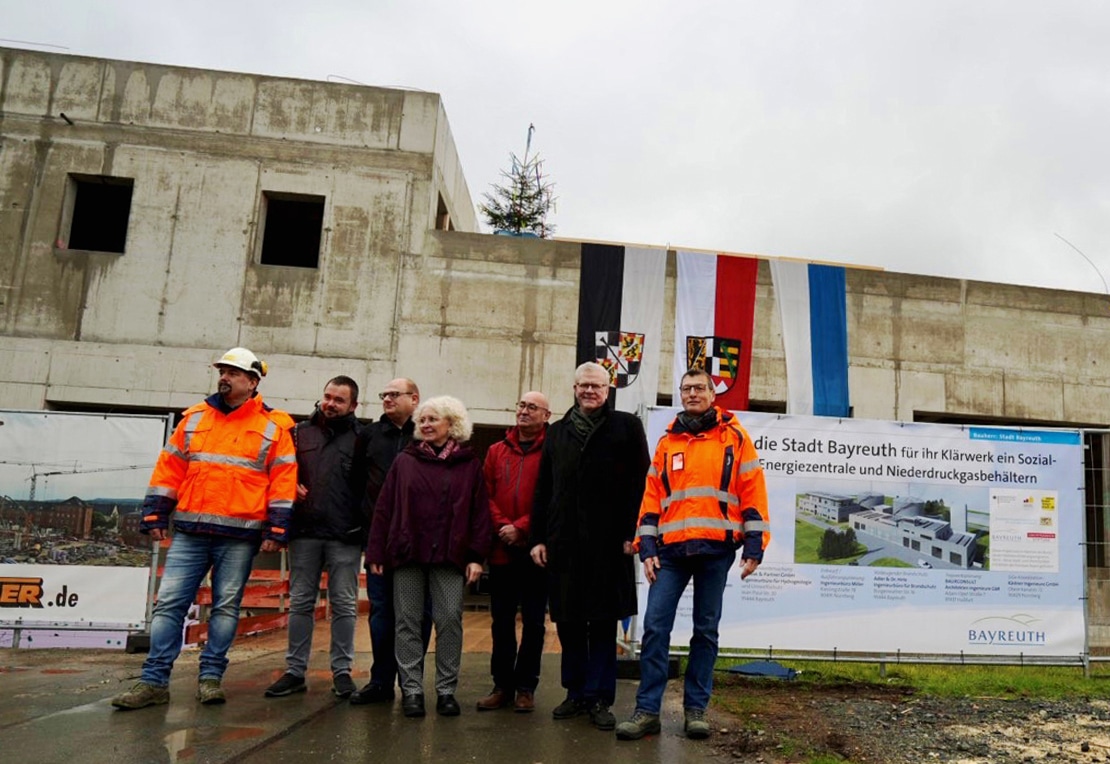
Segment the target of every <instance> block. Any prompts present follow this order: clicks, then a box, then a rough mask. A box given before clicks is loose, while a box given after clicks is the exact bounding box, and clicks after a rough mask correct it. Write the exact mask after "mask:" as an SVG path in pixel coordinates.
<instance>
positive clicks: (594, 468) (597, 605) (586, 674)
mask: <svg viewBox="0 0 1110 764" xmlns="http://www.w3.org/2000/svg"><path fill="white" fill-rule="evenodd" d="M574 398H575V401H576V404H575V406H574V408H572V409H571V410H570V411H568V412H567V413H566V415H565V416H564V417H563V418H562V419H561V420H559V421H558V422H556V423H555V424H553V425H551V427H550V429H549V430H548V434H547V438H546V440H545V441H544V444H543V456H542V459H541V461H540V475H539V480H538V482H537V484H536V495H535V498H534V500H533V502H532V543H533V546H532V559H533V560H534V561H535V563H536V564H537V565H539V566H541V567H545V568H546V569H547V571H548V582H549V586H550V595H551V598H550V609H551V620H553V621H555V626H556V628H557V630H558V633H559V642H560V643H561V645H562V650H563V655H562V683H563V687H564V688H566V691H567V697H566V700H564V701H563V702H562V703H561V704H560V705H559V706H557V707H556V708H555V711H554V713H553V716H554V717H555V718H556V719H569V718H570V717H572V716H577V715H579V714H582V713H588V714H589V715H590V722H591V723H592V724H593V725H594V726H595V727H597V728H598V729H602V730H611V729H613V727H614V726H616V720H615V719H614V717H613V714H612V712H611V711H610V706H612V704H613V701H614V699H615V697H616V691H617V650H616V634H617V622H618V621H619V620H620V619H622V618H626V617H628V616H630V615H634V614H635V613H636V582H635V573H634V571H633V560H632V557H631V549H632V538H633V536H634V535H635V532H636V517H637V514H638V513H639V509H640V500H641V499H642V498H643V494H644V478H645V476H646V475H647V469H648V465H649V464H650V458H649V456H648V449H647V438H646V436H645V435H644V428H643V425H642V424H641V423H640V420H639V419H637V418H636V417H635V416H633V415H632V414H627V413H625V412H622V411H612V410H610V409H609V408H608V407H607V406H606V401H607V400H608V398H609V373H608V372H607V371H606V370H605V369H604V368H603V367H602V366H600V365H599V364H596V363H584V364H582V365H581V366H579V367H578V369H576V370H575V372H574Z"/></svg>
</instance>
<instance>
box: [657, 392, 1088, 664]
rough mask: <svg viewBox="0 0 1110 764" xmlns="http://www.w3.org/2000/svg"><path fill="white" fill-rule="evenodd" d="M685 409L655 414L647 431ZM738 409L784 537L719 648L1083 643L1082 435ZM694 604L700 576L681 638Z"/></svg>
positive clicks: (1078, 647) (777, 532)
mask: <svg viewBox="0 0 1110 764" xmlns="http://www.w3.org/2000/svg"><path fill="white" fill-rule="evenodd" d="M677 412H678V409H653V410H651V411H650V412H649V417H648V442H649V443H652V444H654V443H656V442H657V441H658V439H659V437H660V436H661V435H662V434H663V432H664V430H665V428H666V427H667V425H668V424H669V423H670V422H671V420H672V419H673V418H674V416H675V414H676V413H677ZM738 415H739V417H740V421H741V423H742V424H743V425H744V427H745V429H747V430H748V432H749V434H750V435H751V437H752V438H753V440H754V442H755V445H756V448H757V450H758V451H759V454H760V458H761V461H762V463H763V468H764V472H765V474H766V478H767V488H768V495H769V499H770V511H771V534H772V538H771V545H770V547H769V549H768V550H767V553H766V556H765V559H764V563H763V565H761V566H760V568H759V570H758V571H757V572H756V573H755V574H754V575H752V576H750V577H749V578H748V579H747V580H746V581H741V580H740V576H739V570H738V568H734V569H733V574H732V575H731V577H730V579H729V583H728V588H727V589H726V591H725V604H724V614H723V617H722V619H721V627H720V644H721V647H722V648H774V649H775V650H780V651H781V650H821V651H831V650H834V649H835V650H838V651H847V652H880V653H890V654H895V653H896V652H899V651H901V652H902V653H915V654H951V655H956V654H969V655H975V654H977V655H1001V656H1018V655H1025V656H1044V657H1049V656H1062V657H1063V656H1066V657H1075V656H1078V655H1080V654H1081V653H1083V652H1084V650H1085V644H1086V641H1085V634H1086V625H1085V622H1084V607H1083V604H1084V603H1083V599H1082V597H1083V575H1084V573H1083V547H1082V543H1083V538H1084V531H1083V445H1082V437H1081V434H1080V433H1079V432H1078V431H1076V430H1019V429H1011V428H1001V427H958V426H951V425H933V424H913V423H904V422H876V421H867V420H855V419H834V418H831V417H806V416H778V415H773V414H755V413H746V412H738ZM639 587H640V612H641V613H643V612H644V610H645V608H646V606H647V584H646V583H644V582H641V583H640V584H639ZM692 607H693V597H692V587H690V588H688V590H687V592H686V595H685V596H684V598H683V600H682V602H681V603H680V606H679V612H678V617H677V619H676V622H675V631H674V634H673V638H672V644H673V645H675V646H680V645H683V644H684V643H685V642H687V641H688V640H689V636H690V633H691V626H690V616H691V612H692Z"/></svg>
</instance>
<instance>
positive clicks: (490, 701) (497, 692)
mask: <svg viewBox="0 0 1110 764" xmlns="http://www.w3.org/2000/svg"><path fill="white" fill-rule="evenodd" d="M512 702H513V694H512V693H511V692H506V691H505V690H502V689H501V688H500V687H494V688H493V692H491V693H490V694H489V695H487V696H486V697H484V698H482V699H481V700H479V701H478V710H479V711H496V710H497V709H499V708H504V707H505V706H508V705H511V704H512Z"/></svg>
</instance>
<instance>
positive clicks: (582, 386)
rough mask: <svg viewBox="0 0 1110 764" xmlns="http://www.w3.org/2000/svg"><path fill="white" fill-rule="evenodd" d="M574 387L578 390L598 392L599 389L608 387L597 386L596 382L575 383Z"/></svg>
mask: <svg viewBox="0 0 1110 764" xmlns="http://www.w3.org/2000/svg"><path fill="white" fill-rule="evenodd" d="M574 386H575V387H577V388H578V389H579V390H600V389H601V388H603V387H608V386H609V385H599V384H598V383H597V382H575V383H574Z"/></svg>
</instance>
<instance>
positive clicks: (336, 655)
mask: <svg viewBox="0 0 1110 764" xmlns="http://www.w3.org/2000/svg"><path fill="white" fill-rule="evenodd" d="M361 557H362V547H361V546H359V545H354V544H344V543H343V542H342V541H335V540H332V539H311V538H299V539H294V540H293V541H291V542H290V543H289V649H288V651H287V652H286V653H285V665H286V669H287V670H288V672H289V673H290V674H292V675H293V676H299V677H304V675H305V672H306V671H307V670H308V658H309V654H310V653H311V652H312V632H313V629H314V628H315V627H316V600H317V599H319V596H320V573H321V572H323V570H324V568H325V566H326V567H327V569H328V605H329V606H330V607H331V673H332V676H333V677H335V676H339V675H340V674H348V675H349V674H350V673H351V662H352V661H353V660H354V656H355V621H356V619H357V618H358V568H359V560H360V558H361Z"/></svg>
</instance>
